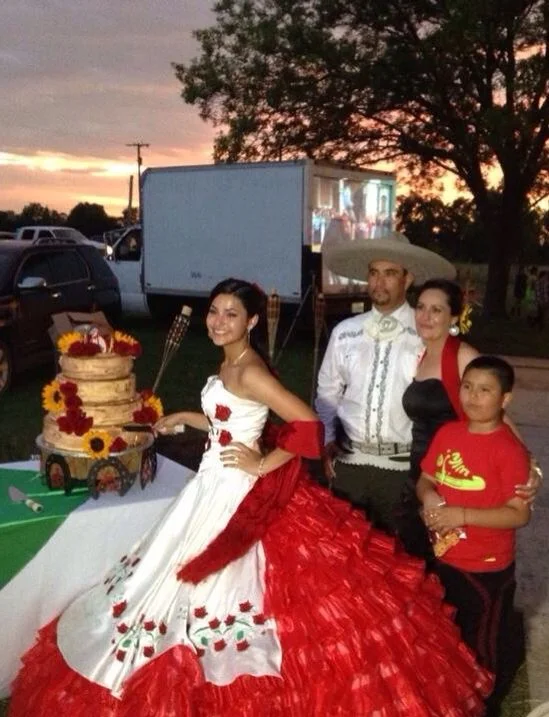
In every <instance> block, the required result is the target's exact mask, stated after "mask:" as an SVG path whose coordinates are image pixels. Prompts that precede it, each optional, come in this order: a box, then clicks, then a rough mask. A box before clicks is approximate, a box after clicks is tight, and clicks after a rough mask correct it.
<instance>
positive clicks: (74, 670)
mask: <svg viewBox="0 0 549 717" xmlns="http://www.w3.org/2000/svg"><path fill="white" fill-rule="evenodd" d="M263 308H264V294H263V293H262V292H261V291H260V290H259V289H258V288H257V287H256V286H254V285H251V284H248V283H247V282H243V281H240V280H235V279H229V280H226V281H224V282H222V283H221V284H219V285H218V286H217V287H216V288H215V289H214V290H213V292H212V295H211V302H210V308H209V311H208V316H207V320H206V325H207V328H208V332H209V336H210V338H211V339H212V341H213V342H214V344H216V345H217V346H220V347H222V348H223V351H224V361H223V363H222V364H221V368H220V371H219V375H217V376H212V377H210V378H209V380H208V381H207V383H206V386H205V388H204V389H203V392H202V408H203V411H204V413H203V414H201V413H187V412H183V413H178V414H173V415H171V416H167V417H165V418H164V419H162V420H161V421H160V422H159V424H158V425H157V429H158V430H159V431H166V432H167V431H169V430H170V429H171V428H172V427H173V426H174V425H176V424H178V423H181V422H185V423H187V424H188V425H190V426H195V427H198V428H203V429H204V430H207V431H208V433H209V440H208V443H207V448H206V450H205V453H204V456H203V459H202V463H201V465H200V469H199V471H198V473H197V474H196V476H195V477H194V478H192V479H191V481H190V482H189V483H188V485H187V486H186V487H185V488H184V489H183V491H182V492H181V494H180V495H179V497H178V498H177V499H176V500H175V501H174V503H173V504H172V506H171V507H170V508H169V509H168V511H167V513H166V514H165V515H164V516H163V517H162V519H161V520H160V521H159V522H158V523H157V524H156V525H155V526H154V527H153V528H152V529H151V530H150V531H149V532H148V534H147V535H146V536H145V537H144V538H143V539H142V540H141V541H140V542H139V543H138V544H137V545H135V547H134V548H133V550H132V551H131V552H130V553H129V554H128V555H125V556H123V557H121V559H120V562H119V563H118V564H117V565H116V566H115V567H113V568H112V570H111V571H110V572H109V573H108V574H107V575H106V576H104V578H103V579H102V580H101V582H100V583H98V585H97V586H96V587H94V588H92V589H91V590H89V591H88V592H86V593H85V594H83V595H81V596H80V597H78V598H77V599H76V600H75V601H74V602H73V603H72V604H71V605H70V607H69V608H68V609H67V610H66V611H65V612H64V613H63V614H62V615H61V616H60V617H59V618H58V619H57V620H55V621H54V622H52V623H50V624H49V625H48V626H46V627H45V628H44V629H43V630H41V632H40V633H39V636H38V639H37V643H36V644H35V646H34V647H33V648H31V650H29V652H28V653H27V654H26V655H25V656H24V658H23V667H22V669H21V671H20V673H19V675H18V676H17V678H16V680H15V683H14V688H13V694H12V700H11V704H10V713H9V714H10V716H11V717H14V716H16V717H31V716H32V717H52V716H55V717H62V716H66V717H69V716H70V717H88V716H89V715H93V716H94V717H220V716H225V715H235V716H238V717H267V716H269V717H336V716H346V717H366V716H367V715H375V716H376V717H391V716H392V715H401V716H402V717H427V716H440V717H442V716H443V715H444V717H465V716H467V717H470V716H472V715H482V713H483V711H484V706H483V697H485V696H486V695H487V693H489V691H490V688H491V685H492V677H491V675H490V674H488V673H487V672H485V671H484V670H483V669H482V668H480V667H479V666H478V665H477V663H476V662H475V659H474V657H473V655H472V653H471V652H470V650H469V649H468V648H467V647H466V646H465V645H464V644H463V643H462V642H461V641H460V637H459V632H458V630H457V628H456V627H455V626H454V624H453V622H452V620H451V609H450V608H449V607H448V606H446V605H445V604H444V603H443V602H442V589H441V587H440V584H439V583H438V581H437V579H436V578H435V577H433V576H427V577H426V576H425V574H424V570H423V564H422V563H421V562H420V561H419V560H417V559H415V558H410V557H408V556H407V555H406V554H405V553H403V552H401V551H398V550H396V549H395V544H394V542H393V540H392V539H391V538H388V537H387V536H385V535H384V534H382V533H380V532H377V531H376V530H373V529H372V528H371V527H370V525H369V524H368V523H367V522H366V520H365V519H364V517H363V516H362V515H361V514H360V513H359V512H357V511H355V510H354V509H352V508H351V507H350V506H349V505H348V504H347V503H346V502H343V501H340V500H338V499H336V498H334V497H332V496H331V495H330V493H329V492H328V491H326V490H324V489H323V488H321V487H319V486H317V485H316V484H314V483H313V482H312V481H309V480H308V478H307V473H306V471H305V469H304V468H303V466H302V464H301V457H317V456H318V455H319V452H320V451H321V447H322V430H321V424H320V423H319V422H318V419H317V418H316V416H315V414H314V413H312V411H311V410H310V409H309V408H308V407H307V406H306V405H305V404H304V403H303V402H302V401H301V400H300V399H298V398H297V397H296V396H294V395H293V394H291V393H290V392H289V391H287V390H286V389H284V388H283V387H282V386H281V384H280V383H279V382H278V381H277V379H276V378H275V377H274V376H273V375H272V374H271V372H270V371H269V370H268V368H267V367H266V364H265V363H264V362H263V360H262V359H261V357H260V355H259V354H258V353H257V352H256V350H254V349H253V348H252V346H251V345H250V344H249V343H248V337H249V333H250V331H252V330H253V328H254V326H255V325H256V324H257V322H258V319H259V317H260V316H261V312H262V309H263ZM269 409H272V410H273V411H274V412H275V413H276V414H278V415H279V416H280V417H281V418H282V419H283V420H284V421H285V423H284V424H283V425H282V426H281V427H278V429H277V430H271V431H270V432H269V431H266V430H265V426H266V420H267V414H268V412H269ZM268 433H270V436H269V435H267V434H268ZM260 448H261V451H260Z"/></svg>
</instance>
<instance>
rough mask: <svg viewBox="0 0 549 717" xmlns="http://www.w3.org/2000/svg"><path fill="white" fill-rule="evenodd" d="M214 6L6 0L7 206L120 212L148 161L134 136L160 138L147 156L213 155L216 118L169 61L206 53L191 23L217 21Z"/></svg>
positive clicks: (0, 160) (2, 85)
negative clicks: (202, 110) (184, 91)
mask: <svg viewBox="0 0 549 717" xmlns="http://www.w3.org/2000/svg"><path fill="white" fill-rule="evenodd" d="M209 7H210V3H209V2H208V0H154V2H152V1H151V2H143V1H141V2H135V1H131V0H117V1H116V2H114V1H113V0H87V1H86V2H75V0H72V1H71V2H69V0H3V2H2V10H1V21H0V96H1V98H2V99H1V102H0V127H1V134H0V210H6V209H13V210H16V211H19V210H21V209H22V207H23V206H24V205H25V204H27V203H29V202H40V203H41V204H46V205H48V206H49V207H50V208H51V209H57V210H58V211H68V210H70V209H71V208H72V207H73V206H74V205H75V204H77V203H78V202H80V201H88V202H97V203H99V204H103V205H104V206H105V208H106V210H107V211H108V212H109V213H110V214H113V215H119V214H120V213H121V211H122V209H123V208H124V207H125V206H127V202H128V182H129V176H130V174H132V173H134V174H135V173H136V168H137V163H136V150H135V148H132V147H126V144H127V143H131V142H136V141H143V142H148V143H149V144H150V147H148V148H144V149H143V150H142V154H143V167H146V166H165V165H174V164H201V163H209V162H210V161H211V154H212V140H213V136H214V130H213V129H212V128H211V126H208V125H206V124H204V123H203V122H202V121H201V120H200V119H199V118H198V113H197V111H196V109H194V108H192V107H189V106H187V105H185V104H184V103H183V101H182V99H181V98H180V91H181V85H180V83H179V82H178V81H177V80H176V78H175V75H174V73H173V70H172V68H171V66H170V63H171V62H172V61H173V62H185V61H188V60H190V59H191V58H192V57H193V56H194V55H196V54H197V53H198V45H197V44H196V42H195V41H194V39H193V38H192V37H191V32H192V30H193V29H196V28H201V27H206V26H208V25H210V24H212V20H213V15H212V14H211V13H210V11H209V9H208V8H209ZM134 196H135V193H134ZM134 204H135V200H134ZM0 228H1V227H0Z"/></svg>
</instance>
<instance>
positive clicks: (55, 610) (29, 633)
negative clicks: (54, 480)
mask: <svg viewBox="0 0 549 717" xmlns="http://www.w3.org/2000/svg"><path fill="white" fill-rule="evenodd" d="M9 467H10V468H24V469H31V470H35V469H36V468H37V464H36V463H34V462H30V461H26V462H21V463H10V464H9ZM192 476H193V473H192V471H190V470H189V469H188V468H185V467H183V466H181V465H179V464H177V463H174V462H173V461H171V460H169V459H168V458H163V457H162V456H159V457H158V472H157V476H156V480H155V481H154V483H152V484H150V485H148V486H147V487H146V488H145V490H141V488H140V486H139V485H137V484H134V485H133V486H132V488H131V489H130V490H129V491H128V493H126V495H125V496H124V497H123V498H121V497H120V496H118V495H116V494H113V493H107V494H102V495H101V496H100V497H99V499H98V500H93V499H92V498H90V499H89V500H87V501H86V502H85V503H83V504H82V505H81V506H80V507H79V508H77V509H76V510H74V511H73V512H72V513H71V514H70V515H69V516H68V517H67V519H66V520H65V521H64V522H63V523H62V525H61V526H60V527H59V528H58V529H57V531H56V532H55V533H54V534H53V535H52V537H51V538H50V539H49V540H48V542H47V543H46V544H45V545H44V546H43V547H42V549H41V550H40V551H39V552H38V553H37V554H36V555H35V556H34V558H33V559H32V560H31V561H30V562H29V563H27V565H26V566H25V567H24V568H23V569H22V570H21V571H20V572H19V573H18V574H17V575H16V576H15V577H14V578H13V580H11V581H10V582H9V583H8V584H7V585H6V586H5V587H4V588H3V589H2V590H1V591H0V621H1V625H2V630H1V637H0V645H1V650H0V697H5V696H7V695H8V694H9V689H10V684H11V682H12V680H13V678H14V677H15V675H16V673H17V671H18V669H19V665H20V661H19V658H20V656H21V655H22V654H23V653H24V652H26V650H28V649H29V647H31V646H32V644H33V642H34V637H35V634H36V631H37V630H38V629H39V628H40V627H42V626H43V625H46V624H47V623H48V622H50V620H52V619H53V618H54V617H55V616H56V615H58V614H59V613H60V612H61V611H62V610H64V608H65V607H66V606H67V605H68V604H69V603H70V602H71V601H72V600H73V599H74V598H75V597H76V595H78V594H79V593H81V592H83V591H84V590H86V589H87V588H89V587H91V586H92V585H94V584H95V583H96V582H97V581H98V580H99V579H100V578H101V576H102V575H103V574H104V573H105V572H106V570H107V569H108V568H109V567H110V566H111V565H112V564H113V563H114V562H116V561H117V560H119V559H120V557H121V556H122V555H123V554H124V553H125V552H127V551H129V550H130V548H131V547H132V545H133V544H134V543H135V542H136V541H137V540H138V539H139V538H140V537H141V536H142V535H143V533H144V532H145V531H146V530H148V529H149V528H150V527H151V526H152V525H153V524H154V523H155V521H156V520H157V519H158V518H159V517H160V516H161V515H162V514H163V513H164V512H165V511H166V509H167V508H168V506H169V505H170V503H171V502H172V500H173V499H174V497H175V496H176V495H177V494H178V493H179V492H180V490H181V489H182V488H183V486H184V485H185V483H186V482H187V481H188V479H189V478H190V477H192Z"/></svg>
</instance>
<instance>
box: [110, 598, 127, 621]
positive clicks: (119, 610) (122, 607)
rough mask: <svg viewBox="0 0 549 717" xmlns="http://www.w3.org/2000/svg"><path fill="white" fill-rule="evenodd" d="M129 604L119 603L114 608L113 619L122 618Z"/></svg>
mask: <svg viewBox="0 0 549 717" xmlns="http://www.w3.org/2000/svg"><path fill="white" fill-rule="evenodd" d="M127 606H128V603H127V602H126V601H125V600H123V601H122V602H117V603H115V604H114V605H113V606H112V616H113V617H120V615H122V613H123V612H124V610H125V609H126V608H127Z"/></svg>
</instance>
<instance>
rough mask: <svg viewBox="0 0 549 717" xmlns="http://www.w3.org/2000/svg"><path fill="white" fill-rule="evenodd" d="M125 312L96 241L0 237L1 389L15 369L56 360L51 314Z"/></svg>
mask: <svg viewBox="0 0 549 717" xmlns="http://www.w3.org/2000/svg"><path fill="white" fill-rule="evenodd" d="M63 311H103V312H104V313H105V314H106V316H107V317H108V318H109V320H110V321H111V322H116V321H117V320H118V318H119V316H120V312H121V304H120V291H119V288H118V281H117V279H116V277H115V276H114V274H113V273H112V271H111V269H110V267H109V266H108V264H107V262H106V261H105V260H104V259H103V257H102V256H101V254H100V253H99V251H98V250H97V249H95V247H93V246H88V245H85V244H70V245H66V244H59V245H55V244H48V245H32V246H29V244H28V242H24V241H14V240H12V241H10V240H4V241H0V393H2V391H4V390H5V389H6V388H7V387H8V386H9V383H10V380H11V377H12V375H13V373H14V372H19V371H22V370H24V369H26V368H27V367H30V366H33V365H36V364H39V363H44V362H47V361H51V360H52V357H53V344H52V341H51V339H50V336H49V334H48V329H49V328H50V326H51V323H52V322H51V316H52V314H58V313H60V312H63Z"/></svg>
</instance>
